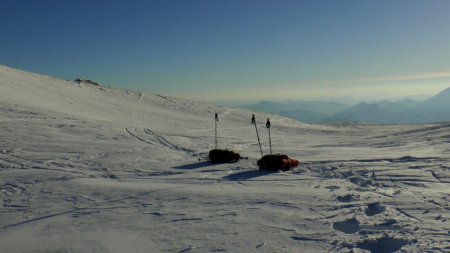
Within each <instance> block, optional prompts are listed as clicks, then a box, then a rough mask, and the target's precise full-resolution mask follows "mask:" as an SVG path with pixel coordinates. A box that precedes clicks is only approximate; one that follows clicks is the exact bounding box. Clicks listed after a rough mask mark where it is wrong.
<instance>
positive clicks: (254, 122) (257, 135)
mask: <svg viewBox="0 0 450 253" xmlns="http://www.w3.org/2000/svg"><path fill="white" fill-rule="evenodd" d="M252 124H254V125H255V129H256V137H257V138H258V144H259V151H261V157H263V152H262V148H261V142H260V141H259V133H258V127H257V126H256V120H255V114H253V115H252Z"/></svg>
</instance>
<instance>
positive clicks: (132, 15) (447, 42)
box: [0, 0, 450, 101]
mask: <svg viewBox="0 0 450 253" xmlns="http://www.w3.org/2000/svg"><path fill="white" fill-rule="evenodd" d="M0 31H1V36H0V64H2V65H7V66H10V67H15V68H19V69H24V70H28V71H32V72H37V73H41V74H47V75H51V76H56V77H60V78H64V79H75V78H76V77H84V78H89V79H92V80H95V81H98V82H100V83H103V84H106V85H109V86H113V87H121V88H127V89H133V90H140V91H150V92H155V93H160V94H165V95H171V96H177V97H185V98H192V99H196V100H203V101H217V100H254V99H296V98H297V99H302V98H303V99H311V98H315V97H330V98H332V97H334V96H359V95H361V96H365V95H373V96H378V95H379V96H385V95H386V96H387V95H412V94H422V93H435V92H438V91H439V90H442V89H444V88H446V87H449V86H450V1H448V0H419V1H418V0H386V1H383V0H376V1H361V0H327V1H322V0H309V1H306V0H303V1H302V0H297V1H288V0H280V1H277V0H270V1H268V0H253V1H246V0H236V1H232V0H222V1H219V0H204V1H203V0H202V1H197V0H191V1H190V0H173V1H172V0H161V1H145V0H142V1H135V0H127V1H114V0H108V1H107V0H103V1H102V0H39V1H36V0H2V1H1V2H0Z"/></svg>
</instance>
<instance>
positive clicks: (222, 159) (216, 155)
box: [209, 149, 241, 163]
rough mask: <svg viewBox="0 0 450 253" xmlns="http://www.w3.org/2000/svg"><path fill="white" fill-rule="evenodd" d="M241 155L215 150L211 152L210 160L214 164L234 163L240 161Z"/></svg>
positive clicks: (229, 151)
mask: <svg viewBox="0 0 450 253" xmlns="http://www.w3.org/2000/svg"><path fill="white" fill-rule="evenodd" d="M239 159H241V156H240V155H239V153H236V152H233V151H231V150H222V149H213V150H211V151H209V160H210V161H211V162H212V163H234V162H237V161H239Z"/></svg>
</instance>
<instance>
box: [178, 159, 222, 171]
mask: <svg viewBox="0 0 450 253" xmlns="http://www.w3.org/2000/svg"><path fill="white" fill-rule="evenodd" d="M213 165H216V164H213V163H210V162H209V161H205V162H198V163H191V164H185V165H180V166H175V167H173V168H174V169H179V170H195V169H200V168H203V167H208V166H213Z"/></svg>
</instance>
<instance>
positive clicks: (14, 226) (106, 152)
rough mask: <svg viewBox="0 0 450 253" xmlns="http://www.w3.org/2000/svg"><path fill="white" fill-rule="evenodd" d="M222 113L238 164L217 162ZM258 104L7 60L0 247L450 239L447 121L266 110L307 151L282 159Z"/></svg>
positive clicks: (280, 133)
mask: <svg viewBox="0 0 450 253" xmlns="http://www.w3.org/2000/svg"><path fill="white" fill-rule="evenodd" d="M16 87H17V89H16ZM214 112H217V113H218V114H219V122H218V137H219V138H218V145H219V148H223V149H225V148H228V149H232V150H235V151H237V152H239V153H240V154H241V156H243V157H245V159H243V160H241V161H240V162H238V163H234V164H219V165H213V164H210V163H209V162H208V161H207V160H206V157H207V154H208V151H209V150H210V149H212V148H214ZM251 114H252V112H250V111H246V110H240V109H227V108H218V107H214V106H211V105H207V104H202V103H199V102H193V101H186V100H181V99H176V98H169V97H164V96H159V95H153V94H148V93H138V92H132V91H123V90H116V89H109V88H106V87H97V86H94V85H83V84H76V83H73V82H67V81H62V80H58V79H54V78H50V77H43V76H39V75H34V74H29V73H26V72H21V71H17V70H13V69H9V68H6V67H0V136H1V137H2V141H1V144H0V145H1V146H0V196H1V201H2V202H1V204H0V242H1V250H0V251H2V252H3V251H4V252H371V253H378V252H395V251H399V252H449V251H450V234H449V232H448V231H449V230H450V192H449V186H450V143H449V137H448V136H449V133H448V130H449V126H448V124H434V125H419V126H407V125H402V126H377V125H358V124H348V125H305V124H302V123H300V122H296V121H293V120H289V119H285V118H282V117H278V116H274V115H268V114H258V113H256V114H255V116H256V119H257V123H258V124H259V125H260V128H259V129H260V137H261V141H262V145H263V151H264V152H265V153H268V139H267V131H266V129H265V128H264V124H265V120H266V118H267V117H270V119H271V122H272V128H271V134H272V145H273V150H274V152H275V153H283V154H286V155H288V156H289V157H293V158H295V159H299V160H300V166H299V167H298V168H296V169H294V170H292V171H287V172H282V173H281V172H280V173H268V172H263V171H259V170H258V169H257V165H256V161H257V159H258V158H259V156H260V154H259V147H258V144H257V141H256V134H255V132H254V126H253V125H251V124H250V117H251ZM259 125H258V126H259Z"/></svg>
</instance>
